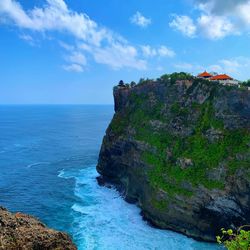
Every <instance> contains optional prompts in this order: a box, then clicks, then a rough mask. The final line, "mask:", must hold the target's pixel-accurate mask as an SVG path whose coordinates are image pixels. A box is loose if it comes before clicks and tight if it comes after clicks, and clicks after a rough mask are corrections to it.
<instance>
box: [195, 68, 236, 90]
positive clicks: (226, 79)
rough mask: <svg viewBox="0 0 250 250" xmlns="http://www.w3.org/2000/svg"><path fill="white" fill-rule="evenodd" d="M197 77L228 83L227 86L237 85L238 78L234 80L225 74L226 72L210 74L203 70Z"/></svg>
mask: <svg viewBox="0 0 250 250" xmlns="http://www.w3.org/2000/svg"><path fill="white" fill-rule="evenodd" d="M197 77H198V78H203V79H207V80H209V81H216V82H219V83H221V84H223V85H228V86H234V85H239V81H238V80H235V79H233V78H232V77H231V76H229V75H226V74H221V75H212V74H210V73H208V72H206V71H205V72H203V73H201V74H199V75H198V76H197Z"/></svg>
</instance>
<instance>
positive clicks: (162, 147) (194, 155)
mask: <svg viewBox="0 0 250 250" xmlns="http://www.w3.org/2000/svg"><path fill="white" fill-rule="evenodd" d="M114 99H115V111H116V112H115V115H114V117H113V120H112V122H111V124H110V125H109V127H108V129H107V131H106V135H105V137H104V139H103V144H102V147H101V151H100V155H99V161H98V165H97V170H98V172H99V173H100V175H101V177H100V178H99V179H100V180H101V182H102V184H103V183H104V182H107V183H112V184H114V185H115V186H116V187H117V188H118V190H119V191H120V192H121V193H122V194H123V195H124V197H125V199H126V200H127V201H129V202H135V203H137V204H138V205H139V206H140V208H141V209H142V213H143V215H144V217H145V218H146V219H148V220H149V221H150V222H152V223H153V224H154V225H155V226H157V227H160V228H164V229H171V230H174V231H177V232H181V233H184V234H186V235H188V236H191V237H194V238H196V239H200V240H205V241H215V236H216V235H218V234H220V229H221V228H222V227H224V228H232V229H235V228H237V227H238V226H240V225H244V224H250V91H248V90H242V89H238V88H237V87H228V86H222V85H220V84H219V83H212V82H208V81H202V80H199V79H196V80H194V81H193V83H192V84H189V85H180V84H178V83H174V82H173V81H171V80H168V79H166V80H164V79H159V80H157V81H148V82H144V83H142V84H139V85H136V86H134V87H133V88H125V87H123V88H121V87H115V88H114Z"/></svg>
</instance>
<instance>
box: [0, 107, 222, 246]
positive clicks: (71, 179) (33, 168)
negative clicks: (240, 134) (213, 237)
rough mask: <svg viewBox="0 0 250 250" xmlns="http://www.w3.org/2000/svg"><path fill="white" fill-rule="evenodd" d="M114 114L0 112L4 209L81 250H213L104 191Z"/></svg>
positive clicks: (101, 110) (95, 110) (107, 110)
mask: <svg viewBox="0 0 250 250" xmlns="http://www.w3.org/2000/svg"><path fill="white" fill-rule="evenodd" d="M112 116H113V106H0V205H2V206H5V207H7V208H8V209H10V210H11V211H22V212H25V213H29V214H32V215H34V216H36V217H38V218H39V219H41V220H42V221H43V222H44V223H46V224H47V225H48V226H50V227H53V228H56V229H58V230H63V231H66V232H68V233H69V234H70V235H71V236H72V238H73V239H74V241H75V243H76V244H77V246H78V248H79V249H80V250H82V249H90V250H92V249H93V250H94V249H95V250H116V249H117V250H118V249H119V250H123V249H124V250H130V249H135V250H137V249H138V250H142V249H159V250H160V249H170V250H172V249H173V250H174V249H175V250H178V249H185V250H198V249H199V250H200V249H202V250H214V249H218V248H217V247H216V245H213V244H206V243H200V242H197V241H194V240H192V239H190V238H187V237H185V236H183V235H180V234H177V233H174V232H171V231H165V230H159V229H155V228H152V227H150V226H149V225H148V224H147V223H146V222H145V221H143V220H142V218H141V216H140V215H139V213H140V210H139V209H138V208H137V207H136V206H135V205H131V204H128V203H126V202H125V201H124V200H123V199H122V198H121V197H120V196H119V194H118V193H117V192H116V191H115V190H113V189H107V188H105V187H99V186H98V185H97V183H96V179H95V178H96V176H97V173H96V170H95V166H96V163H97V159H98V153H99V149H100V146H101V142H102V138H103V135H104V133H105V129H106V127H107V126H108V123H109V122H110V120H111V118H112Z"/></svg>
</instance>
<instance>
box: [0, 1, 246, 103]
mask: <svg viewBox="0 0 250 250" xmlns="http://www.w3.org/2000/svg"><path fill="white" fill-rule="evenodd" d="M249 31H250V0H178V1H176V0H168V1H165V0H157V1H155V0H154V1H153V0H137V1H134V0H127V1H118V0H105V1H94V0H70V1H69V0H30V1H27V0H1V1H0V89H1V91H0V103H1V104H34V103H37V104H111V103H113V98H112V87H113V86H114V85H115V84H116V83H117V82H118V81H119V80H120V79H123V80H124V81H126V82H130V81H132V80H134V81H138V80H139V79H140V78H146V77H148V78H157V77H158V76H160V75H162V74H164V73H170V72H173V71H186V72H190V73H193V74H197V73H199V72H201V71H204V70H208V71H216V72H218V73H227V74H229V75H231V76H232V77H234V78H237V79H239V80H245V79H249V78H250V70H249V69H250V42H249V41H250V33H249Z"/></svg>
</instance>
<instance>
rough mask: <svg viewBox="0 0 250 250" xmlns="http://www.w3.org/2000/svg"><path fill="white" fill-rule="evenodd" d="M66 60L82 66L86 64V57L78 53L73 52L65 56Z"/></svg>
mask: <svg viewBox="0 0 250 250" xmlns="http://www.w3.org/2000/svg"><path fill="white" fill-rule="evenodd" d="M67 60H68V61H69V62H72V63H76V64H79V65H82V66H84V65H86V64H87V60H86V57H85V56H84V55H83V54H82V53H81V52H79V51H73V52H72V54H71V55H69V56H67Z"/></svg>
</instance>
